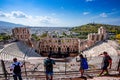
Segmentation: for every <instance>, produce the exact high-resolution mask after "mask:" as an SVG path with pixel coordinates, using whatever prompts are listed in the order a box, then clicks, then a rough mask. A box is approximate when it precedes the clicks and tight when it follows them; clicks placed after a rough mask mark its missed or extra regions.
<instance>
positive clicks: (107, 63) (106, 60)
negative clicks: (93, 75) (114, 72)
mask: <svg viewBox="0 0 120 80" xmlns="http://www.w3.org/2000/svg"><path fill="white" fill-rule="evenodd" d="M100 55H103V56H104V57H103V62H102V64H103V65H102V71H101V72H100V74H99V76H101V75H102V74H103V72H105V71H106V75H108V74H109V72H108V67H109V69H111V66H112V58H111V57H110V56H109V55H108V53H107V52H103V54H100Z"/></svg>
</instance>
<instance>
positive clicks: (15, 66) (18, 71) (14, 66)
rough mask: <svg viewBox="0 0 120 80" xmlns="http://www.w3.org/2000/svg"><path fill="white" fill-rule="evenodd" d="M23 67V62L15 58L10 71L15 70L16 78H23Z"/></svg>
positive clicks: (15, 79)
mask: <svg viewBox="0 0 120 80" xmlns="http://www.w3.org/2000/svg"><path fill="white" fill-rule="evenodd" d="M21 67H23V64H22V63H21V62H18V61H17V58H13V63H12V64H11V66H10V71H13V78H14V80H18V79H19V80H22V77H21ZM17 78H18V79H17Z"/></svg>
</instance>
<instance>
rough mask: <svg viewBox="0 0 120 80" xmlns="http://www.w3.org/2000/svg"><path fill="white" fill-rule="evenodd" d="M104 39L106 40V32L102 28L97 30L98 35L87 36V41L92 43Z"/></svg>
mask: <svg viewBox="0 0 120 80" xmlns="http://www.w3.org/2000/svg"><path fill="white" fill-rule="evenodd" d="M106 39H107V32H106V29H105V28H103V27H100V28H98V33H90V34H88V40H92V41H94V42H98V41H102V40H106Z"/></svg>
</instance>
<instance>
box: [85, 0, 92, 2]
mask: <svg viewBox="0 0 120 80" xmlns="http://www.w3.org/2000/svg"><path fill="white" fill-rule="evenodd" d="M92 1H94V0H86V2H92Z"/></svg>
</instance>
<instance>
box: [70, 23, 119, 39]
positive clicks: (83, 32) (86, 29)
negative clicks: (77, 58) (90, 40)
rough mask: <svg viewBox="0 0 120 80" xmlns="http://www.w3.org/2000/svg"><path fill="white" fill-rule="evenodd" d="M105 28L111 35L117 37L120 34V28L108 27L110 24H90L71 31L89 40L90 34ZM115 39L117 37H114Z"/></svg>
mask: <svg viewBox="0 0 120 80" xmlns="http://www.w3.org/2000/svg"><path fill="white" fill-rule="evenodd" d="M101 26H103V27H105V28H106V29H107V31H108V32H109V33H111V34H114V35H117V34H120V26H116V25H108V24H96V23H89V24H86V25H82V26H76V27H73V28H72V29H71V31H73V32H75V33H78V37H79V38H87V35H88V34H89V33H97V31H98V28H99V27H101ZM112 37H115V36H112Z"/></svg>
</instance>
